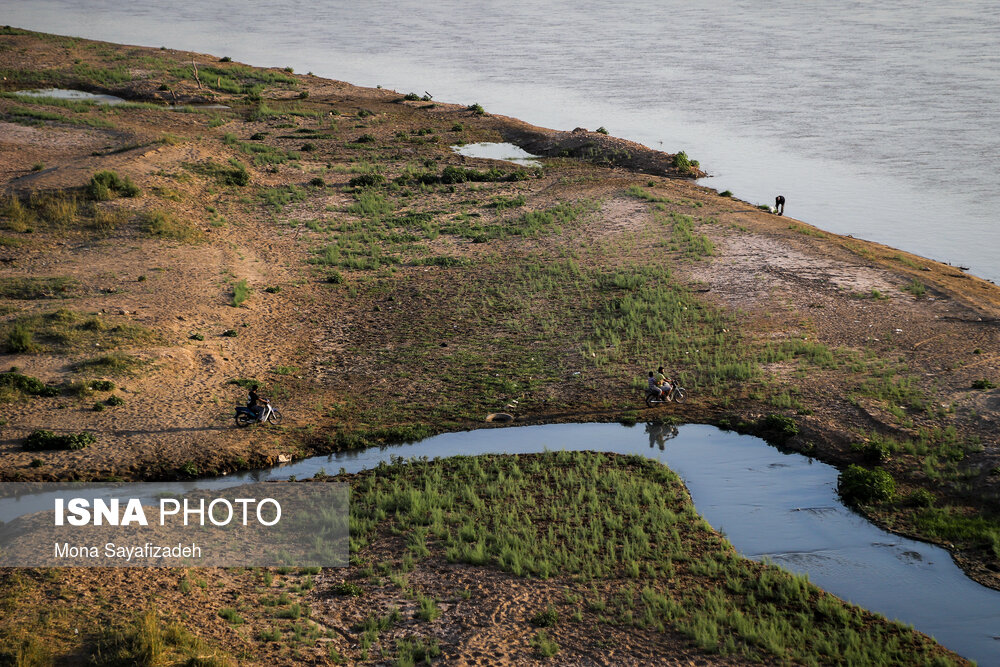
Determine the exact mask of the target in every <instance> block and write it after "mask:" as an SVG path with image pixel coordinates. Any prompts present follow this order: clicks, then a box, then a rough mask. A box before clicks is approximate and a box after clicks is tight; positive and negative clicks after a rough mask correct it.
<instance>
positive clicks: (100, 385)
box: [90, 380, 115, 391]
mask: <svg viewBox="0 0 1000 667" xmlns="http://www.w3.org/2000/svg"><path fill="white" fill-rule="evenodd" d="M90 388H91V389H93V390H94V391H112V390H113V389H114V388H115V383H114V382H112V381H111V380H91V381H90Z"/></svg>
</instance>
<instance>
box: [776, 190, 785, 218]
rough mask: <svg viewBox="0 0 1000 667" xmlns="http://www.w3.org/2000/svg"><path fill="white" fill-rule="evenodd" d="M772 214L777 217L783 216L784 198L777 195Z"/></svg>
mask: <svg viewBox="0 0 1000 667" xmlns="http://www.w3.org/2000/svg"><path fill="white" fill-rule="evenodd" d="M774 212H775V213H777V214H778V215H784V214H785V197H784V195H778V196H777V197H775V198H774Z"/></svg>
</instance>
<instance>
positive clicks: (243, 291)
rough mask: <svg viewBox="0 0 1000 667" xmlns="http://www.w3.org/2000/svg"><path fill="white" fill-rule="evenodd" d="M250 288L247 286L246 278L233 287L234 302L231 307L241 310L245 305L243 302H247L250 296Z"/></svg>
mask: <svg viewBox="0 0 1000 667" xmlns="http://www.w3.org/2000/svg"><path fill="white" fill-rule="evenodd" d="M250 292H251V290H250V286H249V285H247V280H246V278H243V279H241V280H240V281H239V282H237V283H235V284H234V285H233V300H232V302H231V305H232V306H233V307H234V308H239V307H240V306H242V305H243V302H244V301H246V300H247V298H248V297H249V296H250Z"/></svg>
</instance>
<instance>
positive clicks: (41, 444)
mask: <svg viewBox="0 0 1000 667" xmlns="http://www.w3.org/2000/svg"><path fill="white" fill-rule="evenodd" d="M94 442H97V438H96V437H95V436H94V434H93V433H88V432H86V431H84V432H83V433H69V434H67V435H57V434H55V433H53V432H52V431H46V430H44V429H41V430H37V431H32V432H31V435H29V436H28V439H27V440H26V441H25V442H24V449H25V451H29V452H35V451H40V450H45V449H83V448H84V447H86V446H87V445H90V444H93V443H94Z"/></svg>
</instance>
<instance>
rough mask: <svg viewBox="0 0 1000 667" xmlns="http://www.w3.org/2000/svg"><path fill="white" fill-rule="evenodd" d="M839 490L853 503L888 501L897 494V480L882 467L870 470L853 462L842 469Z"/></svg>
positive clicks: (845, 499)
mask: <svg viewBox="0 0 1000 667" xmlns="http://www.w3.org/2000/svg"><path fill="white" fill-rule="evenodd" d="M837 492H838V493H840V496H841V498H843V499H844V502H846V503H848V504H852V505H866V504H869V503H876V502H882V501H888V500H892V498H893V496H894V495H895V494H896V481H895V480H894V479H893V478H892V475H890V474H889V473H888V472H887V471H885V470H883V469H882V468H875V469H874V470H868V469H867V468H862V467H861V466H859V465H854V464H851V465H849V466H847V468H846V469H844V470H843V471H841V473H840V476H839V477H838V479H837Z"/></svg>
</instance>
